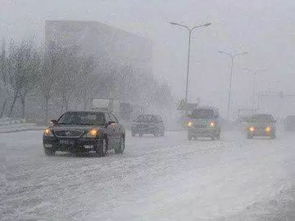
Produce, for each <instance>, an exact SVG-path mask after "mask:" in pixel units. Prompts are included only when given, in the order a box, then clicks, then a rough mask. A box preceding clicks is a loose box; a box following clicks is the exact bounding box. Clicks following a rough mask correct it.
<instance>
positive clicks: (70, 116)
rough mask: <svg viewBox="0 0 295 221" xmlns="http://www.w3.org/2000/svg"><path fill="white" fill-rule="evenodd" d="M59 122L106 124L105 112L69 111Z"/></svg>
mask: <svg viewBox="0 0 295 221" xmlns="http://www.w3.org/2000/svg"><path fill="white" fill-rule="evenodd" d="M58 123H59V124H69V125H104V124H105V118H104V113H92V112H68V113H65V114H64V115H62V116H61V118H60V119H59V120H58Z"/></svg>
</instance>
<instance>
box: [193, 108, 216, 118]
mask: <svg viewBox="0 0 295 221" xmlns="http://www.w3.org/2000/svg"><path fill="white" fill-rule="evenodd" d="M191 117H192V118H194V119H210V118H213V117H214V111H213V110H211V109H197V110H194V111H193V112H192V114H191Z"/></svg>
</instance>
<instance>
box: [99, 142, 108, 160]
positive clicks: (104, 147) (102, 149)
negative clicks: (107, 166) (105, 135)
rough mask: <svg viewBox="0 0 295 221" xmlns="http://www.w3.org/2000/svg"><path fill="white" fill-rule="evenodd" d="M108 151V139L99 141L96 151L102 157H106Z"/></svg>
mask: <svg viewBox="0 0 295 221" xmlns="http://www.w3.org/2000/svg"><path fill="white" fill-rule="evenodd" d="M107 152H108V142H107V140H106V139H102V140H100V141H99V143H98V146H97V148H96V153H97V155H98V156H100V157H104V156H105V155H106V154H107Z"/></svg>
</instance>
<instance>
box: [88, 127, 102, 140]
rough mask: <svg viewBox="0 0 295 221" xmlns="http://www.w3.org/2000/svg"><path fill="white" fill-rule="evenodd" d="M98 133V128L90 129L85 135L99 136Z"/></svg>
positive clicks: (90, 136) (89, 136)
mask: <svg viewBox="0 0 295 221" xmlns="http://www.w3.org/2000/svg"><path fill="white" fill-rule="evenodd" d="M99 134H100V131H99V129H91V130H89V131H88V132H87V134H85V137H88V138H96V137H98V136H99Z"/></svg>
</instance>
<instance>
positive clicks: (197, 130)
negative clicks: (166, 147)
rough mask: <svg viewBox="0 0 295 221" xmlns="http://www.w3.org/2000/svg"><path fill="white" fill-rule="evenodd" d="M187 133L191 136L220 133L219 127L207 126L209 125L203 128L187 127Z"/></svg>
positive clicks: (210, 135)
mask: <svg viewBox="0 0 295 221" xmlns="http://www.w3.org/2000/svg"><path fill="white" fill-rule="evenodd" d="M188 133H189V135H191V136H205V137H207V136H209V137H212V136H217V135H219V134H220V129H218V128H209V127H205V128H189V129H188Z"/></svg>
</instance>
